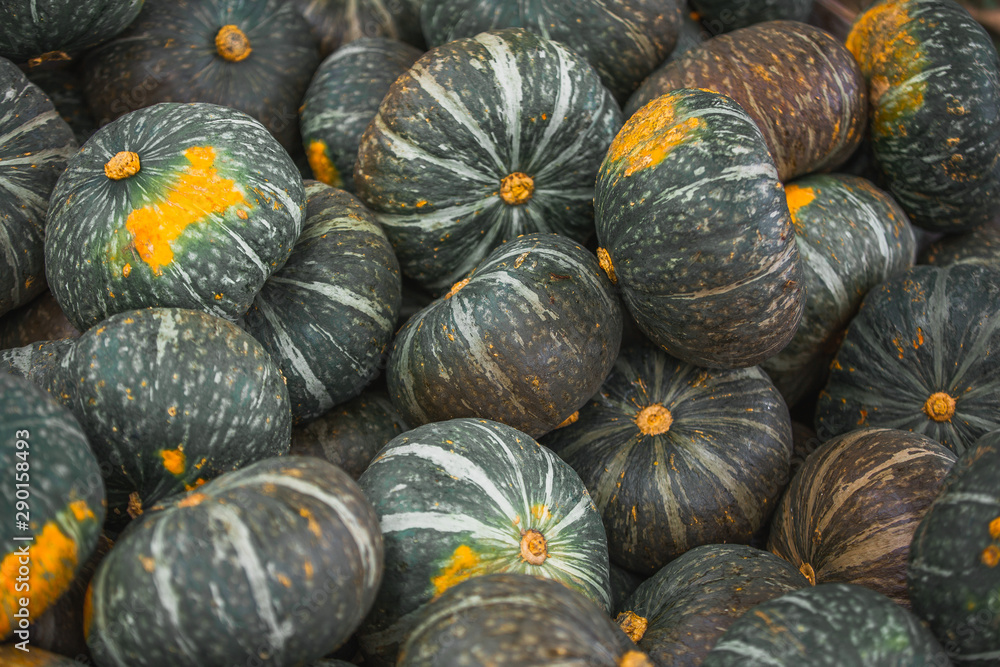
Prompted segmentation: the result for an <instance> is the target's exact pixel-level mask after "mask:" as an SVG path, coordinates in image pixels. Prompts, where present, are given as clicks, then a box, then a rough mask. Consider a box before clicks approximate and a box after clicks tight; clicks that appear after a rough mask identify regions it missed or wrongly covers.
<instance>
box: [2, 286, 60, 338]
mask: <svg viewBox="0 0 1000 667" xmlns="http://www.w3.org/2000/svg"><path fill="white" fill-rule="evenodd" d="M79 337H80V332H79V331H78V330H77V329H76V327H74V326H73V325H72V324H70V323H69V320H68V319H67V318H66V314H65V313H64V312H62V309H61V308H60V307H59V302H57V301H56V299H55V297H54V296H52V292H50V291H48V290H46V291H44V292H42V293H41V294H40V295H38V296H37V297H35V298H34V299H32V300H31V301H30V302H28V303H27V304H26V305H24V306H21V307H20V308H16V309H15V310H12V311H10V312H9V313H7V314H6V315H5V316H3V317H0V349H7V348H11V347H22V346H24V345H31V344H32V343H37V342H42V341H49V340H59V339H62V338H79Z"/></svg>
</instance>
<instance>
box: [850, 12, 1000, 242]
mask: <svg viewBox="0 0 1000 667" xmlns="http://www.w3.org/2000/svg"><path fill="white" fill-rule="evenodd" d="M847 48H848V49H850V51H851V53H853V54H854V57H855V58H856V59H857V61H858V63H859V64H860V66H861V71H862V73H863V74H864V77H865V80H866V82H867V85H868V88H869V91H870V96H871V102H870V107H871V119H870V123H869V126H870V129H869V134H870V136H871V143H872V150H873V152H874V155H875V159H876V161H877V162H878V165H879V168H880V170H881V172H882V174H883V175H884V177H885V179H886V181H887V188H888V190H889V192H890V193H891V194H892V195H893V197H895V198H896V200H897V201H898V202H899V203H900V205H901V206H902V207H903V209H904V210H905V211H906V212H907V214H908V215H909V216H910V219H911V220H912V221H913V223H914V224H916V225H919V226H920V227H923V228H925V229H930V230H934V231H959V230H963V229H970V228H972V227H974V226H976V225H980V224H983V223H985V222H989V221H990V220H992V218H993V217H994V216H995V213H996V208H997V204H998V202H1000V161H998V160H997V153H998V152H1000V60H998V58H997V52H996V49H995V48H994V47H993V43H992V42H991V40H990V38H989V36H988V35H987V34H986V31H985V30H983V28H982V26H980V25H979V24H978V23H977V22H976V21H975V20H973V18H972V17H971V16H969V13H968V12H967V11H966V10H965V9H963V8H962V7H961V6H960V5H959V4H958V3H957V2H953V1H952V0H883V1H882V2H879V3H876V4H875V5H873V6H872V7H871V8H870V9H868V10H867V11H865V12H864V13H863V14H861V15H860V16H859V17H858V18H857V19H856V20H855V22H854V26H853V27H852V28H851V32H850V34H849V35H848V36H847Z"/></svg>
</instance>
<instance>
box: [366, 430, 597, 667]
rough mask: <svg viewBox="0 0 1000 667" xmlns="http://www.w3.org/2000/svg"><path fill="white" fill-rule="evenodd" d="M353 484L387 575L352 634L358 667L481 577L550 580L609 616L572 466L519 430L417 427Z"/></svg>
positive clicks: (376, 659)
mask: <svg viewBox="0 0 1000 667" xmlns="http://www.w3.org/2000/svg"><path fill="white" fill-rule="evenodd" d="M358 481H359V483H360V485H361V488H362V489H364V492H365V495H366V496H367V497H368V499H369V500H371V502H372V504H373V505H374V506H375V511H376V513H377V514H378V517H379V522H380V526H381V529H382V535H383V538H384V540H385V570H386V571H385V577H384V580H383V582H382V587H381V589H379V595H378V599H377V600H376V601H375V605H374V607H373V608H372V612H371V614H369V616H368V618H367V620H366V621H365V624H364V625H363V626H362V628H361V630H360V632H359V638H360V641H361V648H362V650H363V651H364V654H365V658H366V663H365V664H368V661H369V660H370V661H372V664H375V665H385V664H393V663H394V660H395V657H396V652H397V649H398V643H399V642H401V641H402V640H403V638H404V637H405V635H406V634H407V633H408V631H409V628H410V627H411V625H412V623H413V620H414V616H415V612H417V609H418V608H419V607H420V606H421V605H423V604H424V603H426V602H428V601H429V600H431V599H433V598H435V597H437V596H440V595H441V594H442V593H445V592H446V591H447V590H448V589H449V588H451V587H452V586H454V585H455V584H458V583H459V582H461V581H464V580H466V579H469V578H471V577H478V576H481V575H485V574H491V573H497V572H508V573H521V574H533V575H537V576H541V577H545V578H549V579H554V580H556V581H559V582H562V583H564V584H566V585H567V586H569V587H571V588H574V589H576V590H577V591H579V592H580V593H581V594H582V595H583V596H585V597H586V598H588V599H589V600H590V601H591V602H592V604H594V605H596V606H597V608H598V609H601V610H603V612H604V613H605V614H607V613H609V612H610V608H609V607H610V598H609V582H608V551H607V544H606V539H605V536H604V528H603V527H602V526H601V517H600V515H599V514H598V512H597V508H596V507H594V501H593V500H591V498H590V496H589V495H588V494H587V491H586V489H585V488H584V486H583V483H582V482H581V481H580V478H579V477H578V476H577V475H576V473H575V472H573V469H572V468H570V467H569V466H568V465H566V464H565V463H563V462H562V461H560V460H559V458H558V457H557V456H556V455H555V454H553V453H552V452H550V451H549V450H548V449H545V448H544V447H541V446H539V445H538V443H536V442H535V441H534V440H532V439H531V438H529V437H528V436H527V435H525V434H524V433H521V432H520V431H517V430H515V429H513V428H511V427H509V426H505V425H503V424H498V423H496V422H490V421H487V420H475V419H453V420H449V421H443V422H437V423H434V424H427V425H425V426H419V427H417V428H415V429H412V430H410V431H407V432H405V433H403V434H402V435H400V436H398V437H396V438H394V439H393V440H392V441H391V442H390V443H389V444H388V445H386V447H385V449H383V450H382V451H381V452H380V453H379V455H378V456H377V457H376V458H375V460H374V461H373V462H372V464H371V465H370V466H369V467H368V469H367V470H366V471H365V472H364V473H363V474H362V475H361V478H360V479H359V480H358ZM539 590H544V589H543V588H541V587H539Z"/></svg>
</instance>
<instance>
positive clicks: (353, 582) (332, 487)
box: [84, 457, 383, 667]
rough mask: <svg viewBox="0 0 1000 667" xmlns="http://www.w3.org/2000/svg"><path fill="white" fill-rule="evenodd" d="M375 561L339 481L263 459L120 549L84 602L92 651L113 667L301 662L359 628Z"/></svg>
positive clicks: (365, 527)
mask: <svg viewBox="0 0 1000 667" xmlns="http://www.w3.org/2000/svg"><path fill="white" fill-rule="evenodd" d="M382 555H383V550H382V542H381V538H380V536H379V531H378V522H377V519H376V517H375V514H374V513H373V512H372V508H371V505H370V504H369V503H368V502H367V500H365V497H364V494H362V493H361V490H360V489H359V488H358V486H357V484H356V483H355V482H354V480H352V479H351V478H350V477H349V476H348V475H347V474H346V473H345V472H343V471H342V470H340V469H339V468H337V467H336V466H334V465H331V464H329V463H327V462H326V461H322V460H320V459H316V458H311V457H281V458H271V459H267V460H264V461H258V462H257V463H255V464H253V465H250V466H247V467H246V468H243V469H242V470H238V471H235V472H231V473H228V474H226V475H223V476H221V477H219V478H217V479H215V480H213V481H212V482H210V483H208V484H206V485H204V486H203V487H201V488H200V489H198V490H197V491H195V492H193V493H189V494H186V495H182V496H179V497H177V498H175V499H173V500H171V501H169V502H167V503H165V505H164V507H162V508H160V509H158V511H156V512H155V513H151V514H150V515H149V516H148V517H144V518H143V519H142V520H141V521H140V522H138V523H137V524H136V525H134V526H132V527H131V528H130V530H129V531H128V533H127V534H126V535H124V536H123V537H122V538H121V539H119V540H118V541H117V542H116V543H115V547H114V549H112V550H111V553H109V554H108V555H107V557H105V559H104V560H103V561H102V562H101V564H100V566H98V569H97V572H96V574H95V575H94V579H93V581H92V582H91V584H90V590H89V591H88V593H87V596H88V599H87V603H88V604H87V610H88V615H87V618H86V621H85V626H84V627H85V632H86V633H87V643H88V645H89V646H90V649H91V651H92V653H93V654H94V657H95V658H96V659H97V663H98V664H100V665H108V666H111V665H116V666H119V667H124V666H126V665H127V666H128V667H141V666H144V665H148V666H153V665H165V664H170V665H176V666H177V667H183V666H188V665H190V666H198V667H204V666H205V665H231V664H236V663H240V662H243V661H246V660H247V659H248V657H249V658H250V659H252V660H253V661H255V662H257V661H259V664H267V665H297V664H306V663H308V662H309V661H312V660H318V659H319V658H321V657H323V656H324V655H326V654H327V653H329V652H330V651H332V650H334V649H336V648H337V647H338V646H339V645H340V644H341V643H343V642H344V641H345V640H346V639H347V638H348V637H349V636H350V635H351V633H352V632H353V630H354V628H355V627H357V625H358V624H359V623H360V622H361V619H362V618H363V617H364V615H365V613H366V612H367V611H368V609H369V607H371V604H372V600H373V599H374V597H375V591H376V590H377V589H378V586H379V581H380V579H381V575H382ZM125 618H128V619H129V622H128V625H127V626H125V627H123V625H122V623H123V619H125Z"/></svg>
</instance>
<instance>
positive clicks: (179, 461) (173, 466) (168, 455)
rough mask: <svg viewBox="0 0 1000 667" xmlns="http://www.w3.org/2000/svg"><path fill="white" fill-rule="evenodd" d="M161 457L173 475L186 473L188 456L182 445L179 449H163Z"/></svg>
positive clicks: (164, 465)
mask: <svg viewBox="0 0 1000 667" xmlns="http://www.w3.org/2000/svg"><path fill="white" fill-rule="evenodd" d="M160 457H161V458H163V467H164V468H165V469H166V470H167V472H169V473H170V474H171V475H183V474H184V471H185V469H186V468H187V457H186V456H184V451H183V450H182V449H181V448H180V447H178V448H177V449H161V450H160Z"/></svg>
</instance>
